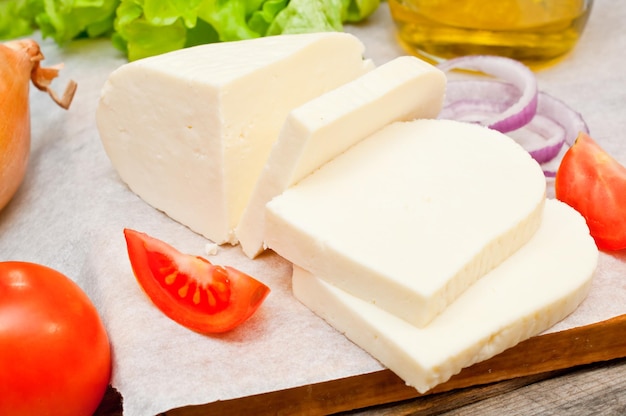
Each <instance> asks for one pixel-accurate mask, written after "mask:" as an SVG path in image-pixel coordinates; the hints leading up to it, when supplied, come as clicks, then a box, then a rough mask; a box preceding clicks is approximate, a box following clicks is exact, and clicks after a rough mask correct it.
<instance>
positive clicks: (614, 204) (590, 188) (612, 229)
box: [554, 133, 626, 250]
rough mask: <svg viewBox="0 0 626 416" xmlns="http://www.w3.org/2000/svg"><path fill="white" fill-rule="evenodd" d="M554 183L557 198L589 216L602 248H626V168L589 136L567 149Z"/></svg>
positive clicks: (587, 217)
mask: <svg viewBox="0 0 626 416" xmlns="http://www.w3.org/2000/svg"><path fill="white" fill-rule="evenodd" d="M554 186H555V191H556V197H557V199H560V200H561V201H563V202H565V203H566V204H568V205H570V206H571V207H572V208H574V209H576V210H577V211H578V212H580V213H581V214H582V216H583V217H585V220H587V226H588V227H589V231H590V233H591V236H592V237H593V238H594V239H595V241H596V245H597V246H598V248H599V249H601V250H621V249H624V248H626V168H625V167H624V166H622V165H620V164H619V162H617V161H616V160H615V159H613V158H612V157H611V156H609V155H608V154H607V153H606V152H605V151H604V150H603V149H602V148H601V147H600V146H598V144H597V143H596V142H595V141H594V140H593V139H592V138H591V137H589V135H587V134H585V133H580V134H579V135H578V137H577V138H576V141H575V142H574V144H573V145H572V147H570V148H569V149H568V150H567V152H566V153H565V156H564V157H563V160H562V162H561V165H560V166H559V169H558V171H557V174H556V180H555V183H554Z"/></svg>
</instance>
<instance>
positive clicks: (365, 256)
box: [265, 120, 546, 326]
mask: <svg viewBox="0 0 626 416" xmlns="http://www.w3.org/2000/svg"><path fill="white" fill-rule="evenodd" d="M545 189H546V182H545V177H544V175H543V172H542V171H541V168H540V167H539V165H538V164H537V163H536V162H535V161H534V160H533V159H532V158H531V157H530V155H529V154H528V152H526V151H525V150H524V149H522V148H521V147H520V146H519V145H518V144H516V143H515V142H514V141H513V140H512V139H510V138H509V137H507V136H505V135H504V134H501V133H498V132H496V131H494V130H489V129H487V128H485V127H481V126H478V125H473V124H468V123H462V122H457V121H451V120H415V121H408V122H396V123H393V124H391V125H389V126H387V127H385V128H383V129H382V130H379V131H378V132H377V133H375V134H373V135H372V136H370V137H368V138H367V139H365V140H363V141H361V142H359V143H358V144H356V145H355V146H353V147H352V148H351V149H349V150H348V151H346V152H345V153H343V154H341V155H340V156H338V157H337V158H335V159H333V160H332V161H330V162H328V163H327V164H325V165H324V166H322V167H321V168H320V169H319V170H317V171H316V172H314V173H312V174H311V175H309V176H308V177H306V178H305V179H303V180H302V181H300V182H299V183H298V184H296V185H295V186H293V187H291V188H289V189H288V190H287V191H285V192H284V193H282V194H281V195H279V196H277V197H276V198H274V199H273V200H272V201H270V202H269V203H268V204H267V211H266V223H265V242H266V244H267V245H268V246H269V247H270V248H271V249H272V250H274V251H276V252H277V253H278V254H280V255H281V256H283V257H284V258H286V259H287V260H289V261H291V262H292V263H294V264H296V265H297V266H300V267H302V268H303V269H305V270H308V271H309V272H311V273H313V274H315V275H318V276H323V277H324V278H327V279H329V281H330V282H331V283H333V284H335V285H336V286H338V287H340V288H342V289H343V290H345V291H347V292H349V293H351V294H354V295H356V296H358V297H360V298H362V299H365V300H367V301H368V302H373V303H376V304H377V305H379V306H380V307H382V308H383V309H386V310H387V311H389V312H391V313H393V314H395V315H396V316H399V317H401V318H403V319H406V320H407V321H409V322H411V323H412V324H413V325H416V326H423V325H426V324H427V323H428V322H430V321H431V320H432V319H433V318H434V317H435V316H437V314H438V313H440V312H441V311H443V310H444V308H445V307H446V306H447V305H448V304H450V303H451V302H452V301H453V300H454V299H456V298H457V297H458V296H459V295H460V294H461V293H462V292H463V291H464V290H465V289H466V288H467V287H469V286H470V285H471V284H472V283H473V282H474V281H476V280H477V279H478V278H479V277H481V276H483V275H484V274H485V273H487V272H488V271H489V270H491V269H493V268H494V267H496V266H497V265H498V264H500V263H501V262H502V261H504V260H505V259H506V258H507V257H509V256H510V255H511V254H512V253H514V252H515V251H516V250H517V249H518V248H520V247H521V246H522V245H523V244H524V243H526V242H527V241H528V240H529V239H530V237H531V236H532V235H533V234H534V232H535V231H536V230H537V227H538V226H539V223H540V222H541V215H542V212H543V209H542V208H543V205H544V201H545Z"/></svg>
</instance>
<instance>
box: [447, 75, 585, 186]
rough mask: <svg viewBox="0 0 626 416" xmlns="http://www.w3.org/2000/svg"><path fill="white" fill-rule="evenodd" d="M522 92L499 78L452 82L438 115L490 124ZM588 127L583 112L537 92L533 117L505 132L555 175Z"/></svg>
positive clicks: (449, 84)
mask: <svg viewBox="0 0 626 416" xmlns="http://www.w3.org/2000/svg"><path fill="white" fill-rule="evenodd" d="M521 95H522V93H521V92H520V91H519V89H518V88H517V87H516V86H514V85H511V84H508V83H505V82H501V81H496V80H474V79H468V80H456V81H449V82H448V87H447V90H446V97H445V101H444V107H443V109H442V111H441V113H440V115H439V118H447V119H453V120H459V121H465V122H470V123H480V124H483V125H488V121H489V120H493V119H494V118H495V117H497V116H498V115H499V114H502V113H503V112H505V111H507V110H508V109H510V108H511V107H512V106H513V105H515V103H517V102H519V100H520V96H521ZM581 131H584V132H586V133H589V129H588V128H587V125H586V123H585V121H584V120H583V118H582V117H581V115H580V114H579V113H578V112H576V111H574V110H573V109H571V108H570V107H569V106H567V105H566V104H565V103H564V102H562V101H561V100H558V99H556V98H554V97H553V96H551V95H549V94H547V93H544V92H538V93H537V96H536V109H535V114H534V116H533V117H532V118H531V119H530V120H529V121H528V122H527V123H525V124H524V125H522V126H520V127H518V128H517V129H515V130H512V131H508V132H506V134H507V135H508V136H510V137H512V138H513V139H514V140H516V141H517V142H518V143H519V144H520V145H521V146H522V147H524V148H525V149H526V150H527V151H528V152H529V153H530V155H531V156H532V157H533V158H534V159H535V160H537V162H538V163H540V164H541V165H542V168H543V169H544V173H545V174H546V176H547V177H553V176H555V174H556V169H557V168H558V165H559V163H560V159H561V157H562V155H563V153H564V152H563V150H564V148H566V147H567V146H571V145H572V144H573V143H574V140H575V139H576V137H577V136H578V133H579V132H581Z"/></svg>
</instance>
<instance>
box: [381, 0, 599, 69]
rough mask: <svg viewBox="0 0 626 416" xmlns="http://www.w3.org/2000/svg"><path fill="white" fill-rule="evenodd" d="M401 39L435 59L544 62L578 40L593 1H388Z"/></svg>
mask: <svg viewBox="0 0 626 416" xmlns="http://www.w3.org/2000/svg"><path fill="white" fill-rule="evenodd" d="M388 3H389V7H390V10H391V15H392V17H393V20H394V21H395V23H396V26H397V29H398V37H399V39H400V42H401V43H402V44H403V46H404V47H405V48H406V49H407V50H408V51H409V52H411V53H413V54H415V55H418V56H420V57H422V58H425V59H426V60H428V61H431V62H439V61H441V60H442V59H447V58H452V57H456V56H462V55H473V54H489V55H501V56H507V57H510V58H514V59H517V60H519V61H522V62H524V63H526V64H527V65H529V66H531V67H537V66H544V65H547V64H550V63H552V62H554V61H556V60H557V59H558V58H560V57H562V56H563V55H565V54H567V53H568V52H569V51H570V50H571V49H572V48H573V47H574V46H575V45H576V43H577V42H578V39H579V38H580V35H581V34H582V32H583V29H584V27H585V24H586V23H587V18H588V17H589V14H590V12H591V8H592V3H593V1H592V0H388Z"/></svg>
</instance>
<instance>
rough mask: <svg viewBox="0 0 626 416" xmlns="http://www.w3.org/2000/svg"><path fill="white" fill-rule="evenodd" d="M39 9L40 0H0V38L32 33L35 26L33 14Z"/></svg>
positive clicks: (40, 5) (40, 8)
mask: <svg viewBox="0 0 626 416" xmlns="http://www.w3.org/2000/svg"><path fill="white" fill-rule="evenodd" d="M41 11H43V1H42V0H34V1H33V0H0V39H13V38H18V37H22V36H27V35H30V34H31V33H33V32H34V31H35V29H36V28H37V23H36V22H35V16H36V15H37V14H39V13H40V12H41Z"/></svg>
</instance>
